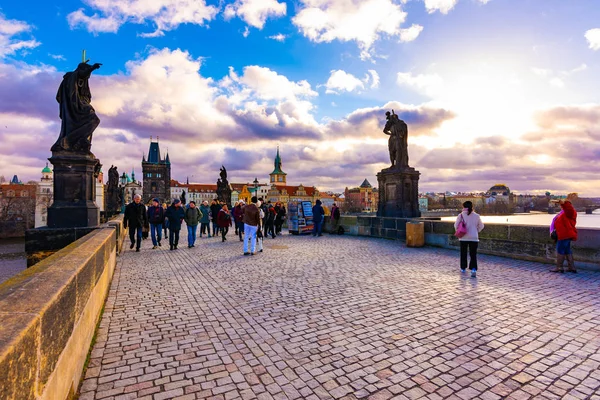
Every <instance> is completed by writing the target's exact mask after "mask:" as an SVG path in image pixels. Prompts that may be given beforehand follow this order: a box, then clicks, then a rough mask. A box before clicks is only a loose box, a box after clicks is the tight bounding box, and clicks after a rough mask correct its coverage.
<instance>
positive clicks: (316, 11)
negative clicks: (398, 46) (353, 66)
mask: <svg viewBox="0 0 600 400" xmlns="http://www.w3.org/2000/svg"><path fill="white" fill-rule="evenodd" d="M302 5H303V6H302V7H301V9H300V11H299V12H298V13H297V14H296V16H295V17H294V18H293V19H292V21H293V23H294V25H296V26H297V27H298V28H299V30H300V32H301V33H302V34H303V35H304V36H306V37H307V38H309V39H310V40H312V41H314V42H331V41H334V40H340V41H342V42H349V41H355V42H357V43H358V46H359V48H360V49H361V58H362V59H367V58H370V57H371V52H372V49H371V48H372V46H373V44H374V43H375V41H377V40H378V39H379V38H380V37H382V36H385V35H389V36H400V35H401V32H402V29H401V28H400V25H401V24H402V23H404V21H405V20H406V12H404V11H403V10H402V8H401V6H400V5H398V4H395V3H394V2H393V1H392V0H302ZM409 29H411V28H409Z"/></svg>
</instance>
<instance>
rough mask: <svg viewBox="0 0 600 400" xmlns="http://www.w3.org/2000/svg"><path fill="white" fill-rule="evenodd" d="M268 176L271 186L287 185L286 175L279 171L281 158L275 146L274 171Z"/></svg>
mask: <svg viewBox="0 0 600 400" xmlns="http://www.w3.org/2000/svg"><path fill="white" fill-rule="evenodd" d="M269 176H270V177H271V185H275V186H285V185H287V180H286V176H287V174H286V173H285V172H283V170H282V169H281V156H280V155H279V146H277V156H275V169H274V170H273V172H271V173H270V174H269Z"/></svg>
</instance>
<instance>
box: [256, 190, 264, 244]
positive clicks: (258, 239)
mask: <svg viewBox="0 0 600 400" xmlns="http://www.w3.org/2000/svg"><path fill="white" fill-rule="evenodd" d="M256 206H257V207H258V214H259V218H258V229H257V230H256V245H257V247H258V252H259V253H262V252H263V238H264V236H265V235H264V233H263V232H264V226H263V223H262V222H263V219H264V218H265V213H264V211H263V210H262V208H260V207H261V206H262V202H261V201H260V200H259V201H258V203H256Z"/></svg>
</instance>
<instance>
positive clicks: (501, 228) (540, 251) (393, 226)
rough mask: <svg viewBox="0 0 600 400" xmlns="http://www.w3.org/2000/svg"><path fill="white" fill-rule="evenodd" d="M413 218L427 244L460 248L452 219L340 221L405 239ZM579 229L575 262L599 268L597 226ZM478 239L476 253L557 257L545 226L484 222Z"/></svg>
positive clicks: (361, 232)
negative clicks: (409, 223)
mask: <svg viewBox="0 0 600 400" xmlns="http://www.w3.org/2000/svg"><path fill="white" fill-rule="evenodd" d="M415 220H417V221H423V222H424V228H425V244H426V245H428V246H437V247H444V248H449V249H456V250H458V249H459V246H460V245H459V241H458V238H456V237H455V236H454V223H452V222H445V221H439V220H427V219H407V218H382V217H374V216H360V215H359V216H342V217H341V218H340V224H341V225H342V226H343V227H344V229H345V231H346V234H349V235H356V236H371V237H379V238H386V239H398V240H406V223H407V222H408V221H415ZM330 227H331V224H330V219H329V217H326V220H325V226H324V228H325V231H329V229H330ZM578 232H579V239H578V240H577V241H576V242H573V245H572V247H573V254H574V257H575V261H576V263H577V265H578V266H579V267H583V268H587V269H594V270H600V229H591V228H590V229H578ZM479 239H480V241H479V252H481V253H484V254H492V255H498V256H502V257H509V258H516V259H522V260H530V261H538V262H546V263H553V262H554V260H555V259H556V251H555V245H554V242H552V240H551V239H550V236H549V232H548V227H546V226H532V225H504V224H486V225H485V229H484V230H483V231H482V232H481V234H480V238H479Z"/></svg>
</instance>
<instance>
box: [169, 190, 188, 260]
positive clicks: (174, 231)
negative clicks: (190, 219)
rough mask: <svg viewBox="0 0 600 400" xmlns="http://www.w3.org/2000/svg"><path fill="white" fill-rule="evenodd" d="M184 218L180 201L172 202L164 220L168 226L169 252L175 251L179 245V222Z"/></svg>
mask: <svg viewBox="0 0 600 400" xmlns="http://www.w3.org/2000/svg"><path fill="white" fill-rule="evenodd" d="M184 218H185V212H184V211H183V208H182V207H181V200H179V199H175V200H173V204H171V205H170V206H169V208H167V213H166V214H165V219H166V220H167V221H168V224H169V246H170V249H169V250H177V245H178V244H179V231H180V230H181V222H182V221H183V219H184Z"/></svg>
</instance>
